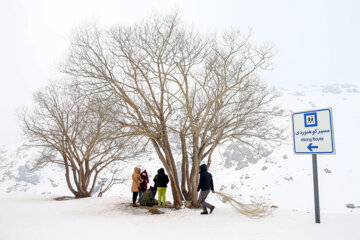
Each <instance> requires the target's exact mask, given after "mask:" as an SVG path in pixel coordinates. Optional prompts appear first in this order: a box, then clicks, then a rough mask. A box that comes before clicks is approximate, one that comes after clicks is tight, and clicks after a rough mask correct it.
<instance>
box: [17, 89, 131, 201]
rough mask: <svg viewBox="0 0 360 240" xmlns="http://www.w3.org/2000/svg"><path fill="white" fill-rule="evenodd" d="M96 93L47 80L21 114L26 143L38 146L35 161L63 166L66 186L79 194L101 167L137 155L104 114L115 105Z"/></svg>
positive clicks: (88, 191) (85, 193) (92, 183)
mask: <svg viewBox="0 0 360 240" xmlns="http://www.w3.org/2000/svg"><path fill="white" fill-rule="evenodd" d="M97 97H99V95H97V96H96V95H91V98H88V97H86V96H84V95H83V94H82V93H81V92H80V91H79V89H76V88H74V87H72V86H70V85H65V84H61V83H52V84H50V85H49V86H48V87H46V88H45V89H44V90H42V91H39V92H37V93H36V94H35V95H34V101H35V107H34V109H33V110H32V111H30V113H29V112H26V111H25V112H23V113H22V114H21V119H22V122H23V125H24V127H23V129H24V133H25V134H26V136H27V137H28V138H29V141H30V143H31V145H33V146H38V147H40V148H41V149H42V151H41V155H40V156H41V157H39V158H38V159H37V166H38V167H42V166H45V165H46V164H48V163H56V164H61V165H63V166H64V167H65V176H66V182H67V185H68V187H69V190H70V191H71V192H72V193H73V194H74V195H75V196H76V197H79V198H81V197H89V196H91V194H92V192H93V190H94V187H95V185H96V183H97V179H98V176H99V174H100V172H101V171H102V170H103V169H104V168H106V167H108V166H109V165H110V164H112V163H113V162H115V161H120V160H123V159H124V158H126V157H131V155H135V154H136V151H134V150H135V148H133V149H132V150H133V151H132V152H130V151H129V145H131V143H130V142H129V137H126V136H124V135H123V133H122V132H121V131H119V127H118V126H117V127H114V123H113V122H112V120H111V118H109V113H111V111H113V110H114V109H111V108H110V107H109V106H107V105H105V104H103V103H102V102H101V101H98V99H97ZM100 99H102V98H100ZM129 153H130V154H129Z"/></svg>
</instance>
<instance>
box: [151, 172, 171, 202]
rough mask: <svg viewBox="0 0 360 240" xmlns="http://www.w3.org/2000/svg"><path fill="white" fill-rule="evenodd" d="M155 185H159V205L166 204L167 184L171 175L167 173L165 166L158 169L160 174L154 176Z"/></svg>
mask: <svg viewBox="0 0 360 240" xmlns="http://www.w3.org/2000/svg"><path fill="white" fill-rule="evenodd" d="M154 182H155V187H157V191H158V203H159V205H161V204H162V205H163V206H165V200H166V188H167V184H168V183H169V177H168V176H167V175H166V174H165V171H164V169H163V168H160V169H159V170H158V174H157V175H156V176H155V178H154Z"/></svg>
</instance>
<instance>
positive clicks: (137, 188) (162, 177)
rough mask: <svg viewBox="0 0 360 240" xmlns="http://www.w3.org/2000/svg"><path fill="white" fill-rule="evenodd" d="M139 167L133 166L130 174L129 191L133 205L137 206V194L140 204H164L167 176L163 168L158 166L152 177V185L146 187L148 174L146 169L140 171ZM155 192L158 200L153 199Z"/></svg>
mask: <svg viewBox="0 0 360 240" xmlns="http://www.w3.org/2000/svg"><path fill="white" fill-rule="evenodd" d="M140 171H141V170H140V168H137V167H136V168H135V169H134V173H133V175H132V186H131V191H132V192H133V199H132V200H133V207H137V206H138V205H137V204H136V200H137V197H138V195H139V203H140V205H145V206H151V205H154V204H158V205H162V206H165V201H166V189H167V184H168V183H169V177H168V175H166V174H165V170H164V169H163V168H160V169H159V170H158V172H157V174H156V176H155V178H154V186H153V187H152V186H151V187H150V188H149V189H147V185H148V183H149V176H148V174H147V171H146V170H143V171H142V172H140ZM156 192H157V193H158V200H157V201H156V200H155V195H156Z"/></svg>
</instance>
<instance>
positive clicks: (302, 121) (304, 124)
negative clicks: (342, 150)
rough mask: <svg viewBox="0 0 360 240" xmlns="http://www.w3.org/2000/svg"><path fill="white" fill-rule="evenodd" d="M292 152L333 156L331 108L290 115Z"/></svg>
mask: <svg viewBox="0 0 360 240" xmlns="http://www.w3.org/2000/svg"><path fill="white" fill-rule="evenodd" d="M292 127H293V143H294V152H295V153H298V154H335V143H334V131H333V119H332V112H331V108H326V109H318V110H311V111H303V112H296V113H293V114H292Z"/></svg>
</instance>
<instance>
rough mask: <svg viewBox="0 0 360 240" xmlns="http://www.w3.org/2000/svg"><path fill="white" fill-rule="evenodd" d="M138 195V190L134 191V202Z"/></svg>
mask: <svg viewBox="0 0 360 240" xmlns="http://www.w3.org/2000/svg"><path fill="white" fill-rule="evenodd" d="M137 196H138V192H133V203H136V198H137Z"/></svg>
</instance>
